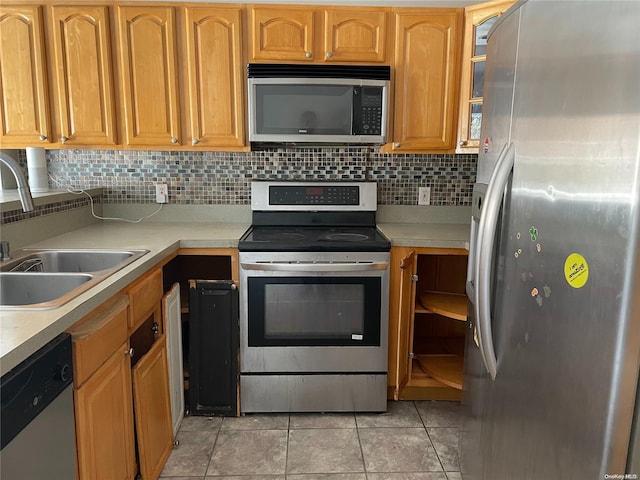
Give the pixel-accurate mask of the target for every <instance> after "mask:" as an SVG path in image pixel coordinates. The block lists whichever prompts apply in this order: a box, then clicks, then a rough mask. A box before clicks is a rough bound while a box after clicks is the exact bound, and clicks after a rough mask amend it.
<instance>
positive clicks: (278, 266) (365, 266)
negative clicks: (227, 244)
mask: <svg viewBox="0 0 640 480" xmlns="http://www.w3.org/2000/svg"><path fill="white" fill-rule="evenodd" d="M240 266H241V267H242V268H243V269H244V270H259V271H263V272H370V271H375V270H386V269H387V268H388V267H389V262H353V263H351V262H344V263H343V262H336V263H331V262H327V263H313V262H309V263H288V262H281V263H278V262H243V263H240Z"/></svg>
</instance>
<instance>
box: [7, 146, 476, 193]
mask: <svg viewBox="0 0 640 480" xmlns="http://www.w3.org/2000/svg"><path fill="white" fill-rule="evenodd" d="M19 160H20V161H22V162H24V163H25V164H26V158H25V155H24V151H22V152H21V153H20V156H19ZM476 161H477V155H392V154H382V153H378V152H377V151H376V149H375V148H372V147H339V148H273V149H269V150H261V151H253V152H230V153H229V152H166V151H131V150H50V151H48V152H47V166H48V169H49V173H50V175H52V176H53V177H55V178H56V179H58V181H60V182H61V183H62V184H65V185H66V184H68V185H69V186H73V187H75V188H90V187H102V188H103V189H104V194H103V196H102V198H101V199H100V201H101V202H102V203H104V204H109V203H152V202H154V201H155V184H156V183H166V184H167V185H168V186H169V203H172V204H184V205H205V204H221V205H226V204H249V202H250V184H251V182H252V181H254V180H331V181H348V180H352V181H375V182H377V184H378V203H379V204H380V205H416V204H417V202H418V187H420V186H428V187H431V204H432V205H446V206H466V205H471V194H472V189H473V183H474V182H475V177H476ZM50 186H51V187H52V188H56V186H55V185H54V184H53V182H51V181H50Z"/></svg>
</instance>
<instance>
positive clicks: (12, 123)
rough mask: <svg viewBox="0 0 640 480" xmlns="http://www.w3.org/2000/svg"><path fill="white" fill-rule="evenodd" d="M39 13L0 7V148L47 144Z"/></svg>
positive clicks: (28, 7) (34, 8) (31, 7)
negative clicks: (0, 127)
mask: <svg viewBox="0 0 640 480" xmlns="http://www.w3.org/2000/svg"><path fill="white" fill-rule="evenodd" d="M43 49H44V30H43V28H42V11H41V8H40V7H38V6H35V5H24V6H11V7H9V6H0V95H1V96H2V101H1V102H0V108H1V109H2V111H1V112H0V114H1V115H0V117H1V120H0V122H1V126H2V131H1V132H0V144H1V145H2V146H3V147H7V148H10V147H16V148H20V147H25V146H27V145H30V146H34V145H38V144H43V146H44V145H45V144H46V143H48V142H49V139H48V137H49V104H48V97H47V81H46V78H45V71H46V69H45V63H44V50H43Z"/></svg>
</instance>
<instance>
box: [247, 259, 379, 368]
mask: <svg viewBox="0 0 640 480" xmlns="http://www.w3.org/2000/svg"><path fill="white" fill-rule="evenodd" d="M277 255H283V254H277ZM309 255H310V254H287V255H286V257H287V258H286V260H277V259H273V258H272V259H269V260H265V254H253V253H244V254H243V253H241V258H240V264H241V275H240V276H241V290H240V295H241V312H240V322H241V327H240V336H241V357H240V358H241V371H242V372H243V373H279V372H286V373H330V372H349V373H355V372H379V373H383V372H384V373H386V370H387V341H388V292H389V283H388V282H389V267H388V262H389V256H388V254H387V253H383V254H374V256H375V258H373V259H372V255H371V254H369V255H367V254H362V253H350V254H343V257H341V258H339V259H336V254H333V253H332V254H322V253H318V254H313V258H306V259H305V258H303V257H302V256H306V257H309ZM327 255H330V256H327ZM292 257H296V258H292ZM260 259H261V260H260Z"/></svg>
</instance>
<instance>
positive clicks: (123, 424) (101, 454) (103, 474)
mask: <svg viewBox="0 0 640 480" xmlns="http://www.w3.org/2000/svg"><path fill="white" fill-rule="evenodd" d="M127 350H128V346H127V343H126V342H125V343H124V344H122V346H121V347H120V348H118V349H117V350H116V352H115V353H114V354H113V355H112V356H111V357H110V358H109V360H107V361H106V362H105V363H104V364H103V365H102V367H100V368H99V369H98V370H97V371H96V373H95V374H93V375H92V376H91V378H89V380H87V381H86V383H84V384H83V386H82V387H80V388H79V389H78V390H76V391H75V392H74V402H75V412H76V438H77V450H78V473H79V478H83V479H101V478H110V479H114V480H124V479H133V478H134V477H135V474H136V459H135V448H134V433H133V409H132V397H131V367H130V359H129V356H128V355H126V352H127Z"/></svg>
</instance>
